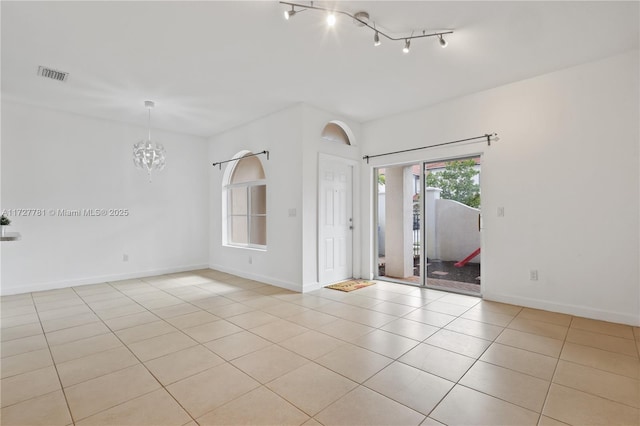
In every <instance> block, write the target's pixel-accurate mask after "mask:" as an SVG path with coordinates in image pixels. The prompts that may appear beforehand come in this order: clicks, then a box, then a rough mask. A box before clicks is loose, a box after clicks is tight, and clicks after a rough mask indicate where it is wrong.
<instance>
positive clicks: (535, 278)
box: [529, 269, 538, 281]
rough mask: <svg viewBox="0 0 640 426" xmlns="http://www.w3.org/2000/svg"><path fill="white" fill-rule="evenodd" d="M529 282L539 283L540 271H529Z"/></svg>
mask: <svg viewBox="0 0 640 426" xmlns="http://www.w3.org/2000/svg"><path fill="white" fill-rule="evenodd" d="M529 280H530V281H538V270H537V269H532V270H530V271H529Z"/></svg>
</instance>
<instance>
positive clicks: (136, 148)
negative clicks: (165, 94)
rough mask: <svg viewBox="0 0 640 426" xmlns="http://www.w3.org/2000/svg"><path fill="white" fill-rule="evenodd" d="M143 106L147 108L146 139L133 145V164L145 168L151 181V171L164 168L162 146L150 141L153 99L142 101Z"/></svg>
mask: <svg viewBox="0 0 640 426" xmlns="http://www.w3.org/2000/svg"><path fill="white" fill-rule="evenodd" d="M144 106H145V108H147V109H148V110H149V118H148V127H149V135H148V136H147V139H146V140H144V139H143V140H141V141H140V142H138V143H137V144H135V145H133V164H135V166H136V167H137V168H139V169H145V170H146V171H147V174H148V175H149V182H151V171H152V170H162V169H164V162H165V160H164V153H165V151H164V146H162V145H161V144H159V143H153V142H151V108H153V107H154V106H155V103H154V102H153V101H144Z"/></svg>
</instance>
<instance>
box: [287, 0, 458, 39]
mask: <svg viewBox="0 0 640 426" xmlns="http://www.w3.org/2000/svg"><path fill="white" fill-rule="evenodd" d="M280 4H286V5H287V6H292V7H299V8H301V10H299V12H302V11H304V10H307V9H311V10H322V11H325V12H331V13H337V14H340V15H345V16H348V17H349V18H351V19H353V20H354V21H357V22H359V23H360V24H362V25H363V26H365V27H368V28H370V29H372V30H373V31H375V32H377V33H378V34H380V35H381V36H383V37H385V38H386V39H388V40H392V41H399V40H405V41H406V40H413V39H414V38H423V37H441V36H443V35H447V34H453V30H442V31H433V32H430V33H427V31H426V30H423V31H422V34H418V35H413V34H411V35H410V36H405V37H392V36H390V35H389V34H386V33H384V32H382V31H381V30H380V29H379V28H376V27H375V26H372V25H371V24H369V22H368V21H364V20H362V19H360V18H358V17H357V16H355V15H352V14H351V13H349V12H345V11H343V10H338V9H330V8H327V7H321V6H314V5H313V2H310V4H301V3H292V2H287V1H281V2H280Z"/></svg>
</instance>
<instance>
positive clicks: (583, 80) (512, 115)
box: [362, 50, 640, 325]
mask: <svg viewBox="0 0 640 426" xmlns="http://www.w3.org/2000/svg"><path fill="white" fill-rule="evenodd" d="M639 71H640V70H639V66H638V51H637V50H636V51H631V52H628V53H626V54H623V55H619V56H615V57H612V58H609V59H606V60H602V61H598V62H593V63H588V64H584V65H581V66H577V67H574V68H570V69H566V70H562V71H558V72H554V73H551V74H547V75H543V76H539V77H536V78H533V79H530V80H525V81H521V82H517V83H514V84H510V85H506V86H502V87H498V88H495V89H492V90H488V91H485V92H482V93H478V94H474V95H470V96H465V97H463V98H460V99H456V100H453V101H450V102H446V103H443V104H440V105H438V106H435V107H432V108H426V109H422V110H419V111H415V112H411V113H406V114H402V115H399V116H394V117H388V118H385V119H381V120H376V121H373V122H369V123H365V124H364V125H363V141H364V142H363V150H362V151H363V154H377V153H381V152H386V151H389V150H392V149H393V150H396V149H403V148H411V147H417V146H424V145H429V144H436V143H440V142H445V141H449V140H455V139H459V138H465V137H471V136H475V135H479V134H484V133H487V132H494V131H495V132H498V133H499V135H500V138H501V140H500V141H498V142H495V143H493V144H492V146H491V147H487V145H486V144H485V143H480V144H469V145H463V146H449V147H442V148H435V149H433V150H426V151H419V152H414V153H411V154H401V155H397V156H393V157H382V158H377V159H375V160H378V161H372V166H373V165H382V164H384V162H387V161H388V162H410V161H416V160H438V159H444V158H448V157H456V156H464V155H469V154H476V153H483V154H484V156H483V159H482V173H483V174H482V183H481V184H482V204H483V206H482V208H483V228H484V232H483V247H482V254H483V258H482V260H483V263H482V268H483V270H482V292H483V295H484V297H485V298H486V299H489V300H498V301H503V302H510V303H517V304H521V305H524V306H531V307H537V308H542V309H549V310H554V311H560V312H566V313H571V314H576V315H583V316H587V317H592V318H598V319H603V320H609V321H617V322H624V323H629V324H635V325H640V285H639V273H640V271H639V259H640V250H639V238H638V237H639V235H640V226H639V220H640V209H639V189H640V188H639V154H638V151H639V129H638V117H639V115H640V111H639V84H638V75H639ZM391 146H392V147H393V148H392V149H390V147H391ZM362 179H363V182H371V179H372V167H368V168H367V167H365V168H363V173H362ZM369 186H370V188H368V189H367V191H365V197H366V198H365V199H364V200H363V205H368V206H371V199H372V192H373V188H371V185H369ZM498 207H504V212H505V215H504V217H497V214H496V211H497V208H498ZM363 212H364V214H363V217H362V220H363V221H368V223H369V227H368V229H373V228H372V227H371V226H370V224H371V216H372V215H371V214H370V213H371V209H370V208H368V209H364V210H363ZM371 244H372V235H371V233H367V234H365V235H364V239H363V245H364V246H365V247H366V248H367V249H370V247H371ZM531 269H537V270H538V271H539V281H536V282H534V281H530V280H529V271H530V270H531ZM363 271H367V272H368V273H372V272H373V264H372V263H371V259H370V258H369V257H365V258H363Z"/></svg>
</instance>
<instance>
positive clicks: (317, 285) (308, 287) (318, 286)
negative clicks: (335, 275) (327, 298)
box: [302, 282, 324, 293]
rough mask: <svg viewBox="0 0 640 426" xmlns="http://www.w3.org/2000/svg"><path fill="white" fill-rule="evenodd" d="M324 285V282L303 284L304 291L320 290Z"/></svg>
mask: <svg viewBox="0 0 640 426" xmlns="http://www.w3.org/2000/svg"><path fill="white" fill-rule="evenodd" d="M322 287H324V286H323V285H322V284H320V283H319V282H314V283H308V284H303V285H302V292H303V293H309V292H310V291H314V290H320V289H321V288H322Z"/></svg>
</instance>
